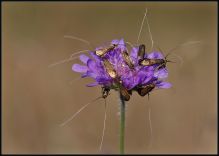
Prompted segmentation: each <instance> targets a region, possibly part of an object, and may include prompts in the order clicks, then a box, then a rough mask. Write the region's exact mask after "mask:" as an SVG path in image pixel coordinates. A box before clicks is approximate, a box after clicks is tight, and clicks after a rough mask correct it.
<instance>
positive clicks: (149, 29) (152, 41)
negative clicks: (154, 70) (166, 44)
mask: <svg viewBox="0 0 219 156" xmlns="http://www.w3.org/2000/svg"><path fill="white" fill-rule="evenodd" d="M145 16H146V22H147V25H148V31H149V35H150V38H151V51H152V50H153V47H154V40H153V38H152V33H151V28H150V25H149V22H148V18H147V8H146V13H145Z"/></svg>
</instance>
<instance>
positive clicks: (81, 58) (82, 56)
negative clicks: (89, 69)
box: [80, 54, 89, 64]
mask: <svg viewBox="0 0 219 156" xmlns="http://www.w3.org/2000/svg"><path fill="white" fill-rule="evenodd" d="M80 60H81V61H82V62H83V63H84V64H87V61H88V60H89V57H88V56H87V55H84V54H82V55H80Z"/></svg>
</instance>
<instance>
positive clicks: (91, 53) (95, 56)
mask: <svg viewBox="0 0 219 156" xmlns="http://www.w3.org/2000/svg"><path fill="white" fill-rule="evenodd" d="M90 55H91V56H92V57H93V58H94V59H95V60H96V61H101V60H100V58H99V56H97V55H96V54H95V53H94V52H92V51H91V52H90Z"/></svg>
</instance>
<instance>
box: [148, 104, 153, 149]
mask: <svg viewBox="0 0 219 156" xmlns="http://www.w3.org/2000/svg"><path fill="white" fill-rule="evenodd" d="M148 120H149V127H150V134H151V139H150V144H149V146H151V145H152V139H153V129H152V122H151V108H150V107H149V108H148Z"/></svg>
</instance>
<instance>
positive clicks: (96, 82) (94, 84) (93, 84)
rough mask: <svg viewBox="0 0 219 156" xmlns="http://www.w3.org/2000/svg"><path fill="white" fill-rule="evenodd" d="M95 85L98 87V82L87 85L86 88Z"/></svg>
mask: <svg viewBox="0 0 219 156" xmlns="http://www.w3.org/2000/svg"><path fill="white" fill-rule="evenodd" d="M97 85H98V82H93V83H90V84H87V85H86V86H87V87H94V86H97Z"/></svg>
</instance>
